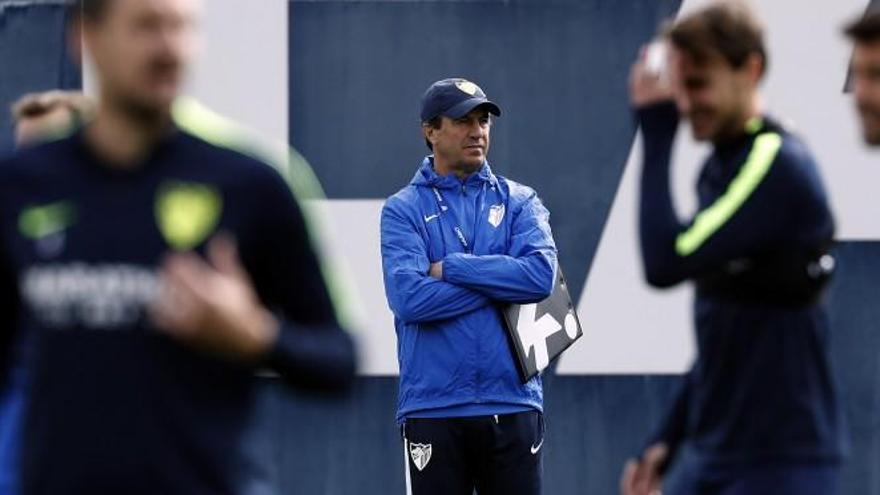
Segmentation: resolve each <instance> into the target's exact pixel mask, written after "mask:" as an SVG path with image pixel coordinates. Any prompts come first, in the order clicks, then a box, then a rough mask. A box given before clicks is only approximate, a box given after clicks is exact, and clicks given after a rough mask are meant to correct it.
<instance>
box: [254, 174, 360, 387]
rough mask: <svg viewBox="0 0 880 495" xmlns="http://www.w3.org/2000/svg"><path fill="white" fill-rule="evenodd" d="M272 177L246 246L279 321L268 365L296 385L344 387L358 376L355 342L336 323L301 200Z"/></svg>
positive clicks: (266, 299)
mask: <svg viewBox="0 0 880 495" xmlns="http://www.w3.org/2000/svg"><path fill="white" fill-rule="evenodd" d="M267 174H269V176H270V179H269V180H267V181H266V184H265V187H263V188H261V190H260V194H259V199H256V201H259V204H260V205H261V207H260V208H258V211H259V218H257V219H255V220H254V225H252V226H251V227H252V228H253V229H254V230H253V232H254V234H253V241H252V242H251V243H245V242H242V256H243V258H244V262H245V266H246V267H248V270H249V271H250V272H251V275H252V277H253V279H254V284H255V286H256V289H257V292H258V294H259V295H260V297H261V299H262V300H263V302H264V304H266V306H267V307H268V309H269V310H270V311H272V312H273V313H274V314H275V315H276V317H277V318H278V319H279V321H280V329H279V333H278V338H277V340H276V342H275V343H274V345H273V346H272V348H271V349H270V351H269V354H268V356H267V357H266V360H265V363H264V364H266V365H267V366H268V367H269V368H271V369H273V370H274V371H276V372H278V373H279V374H280V375H281V376H282V378H283V379H284V380H285V381H286V382H287V383H290V384H292V385H295V386H300V387H304V388H309V389H322V390H324V389H339V388H344V387H346V386H347V385H348V384H349V383H350V382H351V380H352V378H353V376H354V372H355V361H356V359H355V348H354V343H353V341H352V339H351V337H350V336H349V334H348V333H347V332H346V331H345V330H344V329H343V328H342V327H341V326H340V324H339V323H338V321H337V319H336V312H335V309H334V307H333V303H332V301H331V298H330V294H329V292H328V290H327V285H326V283H325V280H324V277H323V274H322V272H321V268H320V265H319V260H318V257H317V255H316V253H315V251H314V249H313V247H312V243H311V240H310V238H309V234H308V231H307V229H306V226H305V221H304V218H303V215H302V213H301V211H300V208H299V205H298V204H297V201H296V200H295V198H294V197H293V195H292V193H291V191H290V189H289V188H288V187H287V184H286V183H285V182H284V180H283V179H282V178H281V177H280V176H278V174H277V173H275V172H274V171H270V170H268V168H267ZM249 199H250V198H249ZM251 200H253V199H251Z"/></svg>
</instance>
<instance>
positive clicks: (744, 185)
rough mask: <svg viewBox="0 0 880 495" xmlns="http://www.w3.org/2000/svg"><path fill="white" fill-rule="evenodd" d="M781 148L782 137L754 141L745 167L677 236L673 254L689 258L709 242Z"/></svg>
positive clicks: (771, 135) (746, 195)
mask: <svg viewBox="0 0 880 495" xmlns="http://www.w3.org/2000/svg"><path fill="white" fill-rule="evenodd" d="M780 147H782V136H780V135H779V134H776V133H766V134H761V135H759V136H758V137H756V138H755V142H754V144H753V145H752V150H751V152H749V156H748V158H746V163H745V164H744V165H743V167H742V169H741V170H740V171H739V173H738V174H737V176H736V177H735V178H734V179H733V181H732V182H731V183H730V185H729V186H728V187H727V191H725V192H724V194H723V195H722V196H721V197H720V198H718V199H717V200H715V202H714V203H712V206H710V207H708V208H706V209H705V210H703V211H701V212H700V213H699V214H697V216H696V218H695V219H694V223H693V224H692V225H691V227H690V228H689V229H688V230H686V231H684V232H682V233H681V234H679V235H678V238H677V239H676V241H675V251H676V253H678V255H679V256H690V255H691V254H693V253H694V252H696V251H697V250H698V249H700V247H701V246H702V245H703V244H704V243H705V242H706V241H707V240H709V238H710V237H712V235H714V234H715V233H716V232H718V230H719V229H720V228H721V227H723V226H724V224H725V223H727V221H728V220H730V218H731V217H732V216H733V215H734V214H735V213H736V212H737V211H738V210H739V209H740V207H742V205H743V203H745V202H746V200H747V199H749V197H750V196H751V195H752V193H753V192H754V191H755V189H756V188H757V187H758V185H759V184H760V183H761V181H762V180H764V177H765V176H766V175H767V172H768V171H770V166H771V165H773V161H774V160H775V159H776V155H777V154H778V153H779V148H780Z"/></svg>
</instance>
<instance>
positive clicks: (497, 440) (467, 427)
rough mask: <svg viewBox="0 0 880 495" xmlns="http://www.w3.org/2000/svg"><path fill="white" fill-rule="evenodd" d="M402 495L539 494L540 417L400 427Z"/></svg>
mask: <svg viewBox="0 0 880 495" xmlns="http://www.w3.org/2000/svg"><path fill="white" fill-rule="evenodd" d="M402 428H403V436H404V454H405V455H406V469H407V473H406V480H407V495H473V493H474V490H476V491H477V493H478V494H479V495H540V493H541V472H542V470H543V461H542V459H543V457H542V454H543V443H544V418H543V416H542V414H541V413H539V412H537V411H529V412H522V413H516V414H500V415H498V416H474V417H465V418H437V419H434V418H412V419H408V420H406V422H405V423H404V424H403V427H402Z"/></svg>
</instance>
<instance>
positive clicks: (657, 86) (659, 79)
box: [629, 42, 675, 108]
mask: <svg viewBox="0 0 880 495" xmlns="http://www.w3.org/2000/svg"><path fill="white" fill-rule="evenodd" d="M672 56H673V54H672V53H671V52H670V50H669V49H668V48H667V47H666V45H664V44H663V43H662V42H654V43H651V44H650V45H646V46H643V47H642V48H641V50H640V51H639V58H638V60H636V62H635V63H634V64H633V65H632V68H631V69H630V73H629V95H630V103H631V104H632V105H633V106H634V107H636V108H641V107H646V106H649V105H653V104H655V103H661V102H664V101H673V100H674V97H675V95H674V93H673V90H672V88H673V86H672V78H673V74H672V68H673V65H674V64H673V63H672V59H671V57H672Z"/></svg>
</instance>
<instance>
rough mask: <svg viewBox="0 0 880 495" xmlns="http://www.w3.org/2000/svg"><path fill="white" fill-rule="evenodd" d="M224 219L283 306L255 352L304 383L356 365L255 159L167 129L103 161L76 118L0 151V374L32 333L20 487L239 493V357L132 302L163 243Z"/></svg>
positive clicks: (250, 371) (297, 230) (288, 202)
mask: <svg viewBox="0 0 880 495" xmlns="http://www.w3.org/2000/svg"><path fill="white" fill-rule="evenodd" d="M218 232H228V233H230V234H232V235H233V236H234V237H235V238H236V240H237V242H238V246H239V252H240V255H241V258H242V262H243V264H244V266H245V268H246V269H247V271H248V273H249V275H250V276H251V278H252V280H253V283H254V286H255V287H256V289H257V293H258V295H259V297H260V299H261V300H262V302H263V303H264V304H265V305H266V306H267V307H268V308H269V309H270V310H272V311H273V312H274V313H275V314H276V316H278V318H279V320H280V321H281V329H280V332H279V337H278V340H277V342H276V343H275V345H274V347H273V348H272V349H271V350H270V352H269V353H268V355H267V356H266V357H265V359H264V360H263V361H262V362H261V363H256V366H257V367H264V368H268V369H271V370H274V371H276V372H277V373H278V374H280V376H281V379H282V380H283V381H285V382H287V383H290V384H291V385H294V386H299V387H305V388H320V389H327V388H330V389H334V388H336V389H338V388H342V387H344V386H346V385H347V384H348V383H349V381H350V379H351V377H352V376H353V373H354V350H353V345H352V342H351V339H350V338H349V336H348V335H347V333H346V332H344V331H343V330H342V329H341V328H340V326H339V324H338V323H337V321H336V317H335V316H334V315H335V313H334V308H333V305H332V304H331V301H330V298H329V296H328V293H327V289H326V287H325V284H324V279H323V277H322V275H321V272H320V269H319V265H318V261H317V259H316V256H315V253H314V252H313V250H312V248H311V244H310V242H309V239H308V235H307V233H306V229H305V226H304V221H303V217H302V215H301V214H300V210H299V207H298V205H297V203H296V201H295V199H294V198H293V196H292V194H291V192H290V191H289V189H288V187H287V185H286V183H285V182H284V180H283V179H282V178H281V177H280V176H279V175H278V173H277V172H275V171H274V170H273V169H271V168H270V167H269V166H267V165H264V164H263V163H260V162H258V161H255V160H253V159H251V158H248V157H246V156H244V155H241V154H238V153H235V152H233V151H230V150H227V149H224V148H220V147H217V146H214V145H211V144H208V143H207V142H205V141H202V140H201V139H198V138H196V137H194V136H192V135H190V134H187V133H185V132H182V131H179V130H175V131H174V132H172V133H171V134H170V135H169V136H168V137H167V138H166V139H164V140H163V141H162V142H161V143H160V144H159V145H157V146H156V147H155V148H154V149H153V150H152V152H151V153H150V154H149V155H148V156H147V157H146V158H145V159H144V160H143V161H142V163H139V164H138V165H137V166H136V167H133V168H131V169H130V170H120V169H116V168H112V167H110V166H108V165H107V164H105V163H104V162H102V160H101V158H99V157H98V156H97V155H96V154H95V153H94V152H93V151H92V149H91V148H90V146H89V145H88V143H87V141H86V140H85V139H84V136H83V134H82V133H78V134H75V135H73V136H71V137H69V138H66V139H62V140H60V141H56V142H53V143H50V144H46V145H42V146H40V147H37V148H34V149H30V150H27V151H24V152H21V153H19V154H17V155H15V156H13V157H12V158H9V159H7V160H4V161H2V162H0V305H2V306H3V313H2V314H3V315H4V317H5V319H6V324H5V328H6V329H14V330H16V332H9V331H7V332H3V333H2V334H0V351H2V352H0V382H3V381H5V380H6V379H7V378H8V371H9V368H10V362H9V358H10V354H11V353H10V352H9V351H10V347H11V342H12V339H13V338H14V337H15V334H26V335H27V336H28V338H29V340H30V343H31V346H32V349H31V352H30V357H29V358H28V359H27V360H26V363H25V365H26V366H27V372H28V377H29V383H28V391H27V397H28V399H27V401H28V403H27V406H26V412H25V425H24V433H23V435H24V436H23V452H22V456H21V464H22V487H23V488H22V491H23V493H24V494H25V495H31V494H58V493H68V494H79V493H82V494H101V493H115V494H118V493H125V494H155V493H167V494H175V493H178V494H187V495H190V494H229V493H241V490H242V487H244V486H245V485H246V484H247V482H248V481H249V477H250V475H251V473H250V472H249V471H248V469H249V468H248V466H253V463H252V462H251V461H250V460H249V459H246V458H245V454H244V453H243V452H242V450H241V445H240V441H241V437H242V435H243V433H244V431H245V428H246V427H247V425H248V424H249V422H250V421H251V415H252V412H253V408H254V399H255V392H256V389H255V380H256V378H255V376H254V371H255V367H254V366H245V365H241V364H234V363H232V362H230V361H226V360H223V359H220V358H216V357H214V356H212V355H208V354H204V353H201V352H198V351H196V350H193V349H192V348H190V347H186V346H184V345H182V344H180V343H178V342H176V341H173V340H172V339H170V338H169V337H167V336H165V335H164V334H162V333H159V332H157V331H156V330H155V329H154V328H153V326H152V324H151V322H150V320H149V318H148V317H147V316H146V314H145V309H146V307H147V306H148V305H149V304H150V302H151V301H152V300H153V297H154V296H155V294H156V290H157V268H158V266H159V264H160V263H161V261H162V259H163V257H164V256H165V255H166V254H167V253H169V252H170V251H172V250H190V249H193V250H196V251H197V252H201V251H202V249H203V247H204V245H205V243H206V242H207V241H208V240H209V239H210V238H211V236H213V235H214V234H215V233H218Z"/></svg>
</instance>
